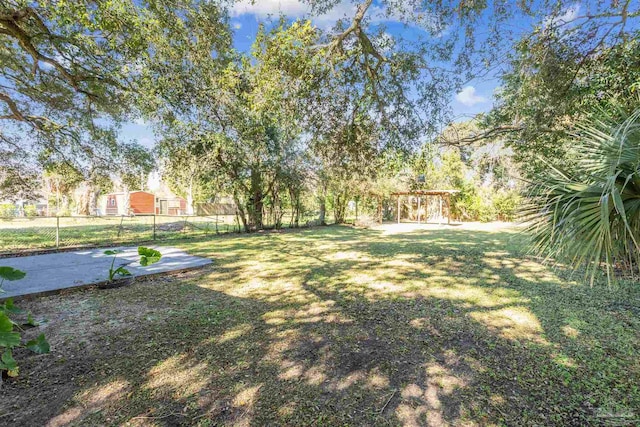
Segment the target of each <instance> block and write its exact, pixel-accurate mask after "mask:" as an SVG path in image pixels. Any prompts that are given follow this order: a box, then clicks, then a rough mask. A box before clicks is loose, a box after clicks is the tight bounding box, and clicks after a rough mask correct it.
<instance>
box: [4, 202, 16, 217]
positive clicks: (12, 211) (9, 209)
mask: <svg viewBox="0 0 640 427" xmlns="http://www.w3.org/2000/svg"><path fill="white" fill-rule="evenodd" d="M15 216H16V206H15V205H14V204H12V203H2V204H0V217H2V218H13V217H15Z"/></svg>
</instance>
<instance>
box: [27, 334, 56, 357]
mask: <svg viewBox="0 0 640 427" xmlns="http://www.w3.org/2000/svg"><path fill="white" fill-rule="evenodd" d="M27 348H28V349H29V350H31V351H33V352H34V353H37V354H45V353H49V351H51V346H50V345H49V342H48V341H47V339H46V338H45V336H44V334H40V335H38V338H36V339H35V340H31V341H29V342H27Z"/></svg>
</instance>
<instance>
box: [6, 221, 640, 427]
mask: <svg viewBox="0 0 640 427" xmlns="http://www.w3.org/2000/svg"><path fill="white" fill-rule="evenodd" d="M521 240H522V236H519V235H518V234H515V233H511V232H508V231H504V232H493V233H490V232H479V231H468V230H459V229H455V230H452V229H445V230H432V231H420V232H413V233H404V234H395V235H391V236H387V235H384V233H383V232H374V231H366V230H355V229H350V228H343V227H331V228H327V229H323V228H321V229H315V230H305V231H301V232H299V233H287V234H282V235H273V234H272V235H264V236H244V237H238V238H236V239H219V240H215V241H207V242H197V243H191V242H190V243H185V245H186V244H188V245H189V247H188V248H189V250H190V252H191V253H193V254H197V255H205V256H211V257H213V258H214V260H215V267H213V268H210V269H208V270H207V272H206V273H199V274H198V273H190V274H185V275H184V276H182V277H180V278H167V279H165V280H163V281H153V282H151V281H148V282H142V283H139V284H137V285H135V286H133V287H130V288H122V289H116V290H110V291H107V292H104V291H103V292H86V293H81V294H77V295H70V296H69V297H67V298H65V297H62V296H61V297H52V298H48V299H42V300H40V301H34V302H32V303H31V306H30V307H29V308H31V309H32V310H33V311H34V312H36V313H38V312H39V311H40V312H45V313H51V316H52V319H51V325H50V327H49V328H48V329H49V332H48V333H50V334H51V336H52V341H53V342H52V343H53V344H54V345H55V346H54V348H55V349H56V350H55V352H54V354H53V355H51V356H30V355H27V354H26V353H24V354H20V355H19V356H20V358H21V360H23V367H22V370H23V376H22V377H21V378H20V379H19V380H17V381H15V382H14V383H9V384H8V385H7V386H6V387H5V388H4V389H3V390H2V391H1V392H0V393H2V395H3V396H2V397H3V398H2V402H3V404H2V405H0V408H1V409H0V410H1V412H0V417H2V418H0V420H2V419H3V418H4V419H5V420H10V421H12V422H14V423H16V424H25V425H26V424H29V423H31V424H33V423H36V424H45V423H46V422H49V423H50V425H65V424H75V425H104V424H113V425H119V424H122V423H126V422H128V423H130V424H132V425H138V424H139V425H146V424H154V425H405V426H413V425H448V424H452V425H455V424H465V425H487V424H508V425H514V424H526V425H531V424H537V425H590V424H593V425H597V424H601V423H603V422H604V421H606V420H607V419H606V418H603V417H605V416H618V417H622V421H629V420H631V421H630V424H629V425H632V424H633V419H632V417H637V416H639V415H640V414H637V413H636V414H634V413H633V412H631V411H632V410H633V408H638V407H640V392H639V391H638V388H637V384H638V380H639V379H640V375H639V372H638V366H637V354H638V342H639V336H638V335H639V331H640V322H639V319H638V317H637V315H636V314H635V313H634V312H633V311H632V310H630V309H628V307H630V306H633V305H634V304H635V302H637V301H638V298H639V297H640V295H639V294H640V292H639V291H638V290H637V289H636V288H637V287H636V286H626V287H621V288H619V289H616V290H606V289H603V288H588V287H586V286H583V285H581V284H578V283H575V282H571V281H569V280H567V279H566V278H564V277H558V276H557V275H556V274H554V273H553V272H551V271H549V270H548V269H547V268H544V267H542V266H540V265H539V264H537V263H535V262H533V261H532V260H529V259H527V258H525V257H523V256H522V252H521V249H520V248H521ZM56 316H57V317H56ZM74 334H75V335H74ZM52 360H53V361H52ZM10 396H11V399H9V397H10ZM10 402H11V403H10ZM34 402H35V403H34ZM12 403H14V404H15V405H18V406H16V407H15V408H12V407H11V406H10V405H11V404H12ZM603 420H604V421H603Z"/></svg>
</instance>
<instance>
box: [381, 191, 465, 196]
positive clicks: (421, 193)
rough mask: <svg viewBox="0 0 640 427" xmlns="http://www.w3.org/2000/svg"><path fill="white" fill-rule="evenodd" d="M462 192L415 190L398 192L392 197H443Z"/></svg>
mask: <svg viewBox="0 0 640 427" xmlns="http://www.w3.org/2000/svg"><path fill="white" fill-rule="evenodd" d="M459 192H460V190H413V191H398V192H396V193H391V195H392V196H442V195H445V194H456V193H459Z"/></svg>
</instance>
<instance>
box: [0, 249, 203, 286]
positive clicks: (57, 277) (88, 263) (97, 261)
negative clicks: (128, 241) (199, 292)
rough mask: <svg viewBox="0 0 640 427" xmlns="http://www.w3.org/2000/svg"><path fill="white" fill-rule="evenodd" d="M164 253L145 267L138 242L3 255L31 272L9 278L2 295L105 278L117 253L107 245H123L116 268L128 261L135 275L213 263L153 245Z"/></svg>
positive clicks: (2, 261)
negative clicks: (14, 279) (10, 256)
mask: <svg viewBox="0 0 640 427" xmlns="http://www.w3.org/2000/svg"><path fill="white" fill-rule="evenodd" d="M151 247H152V248H154V249H157V250H159V251H160V252H161V253H162V258H161V259H160V261H158V262H157V263H155V264H152V265H150V266H147V267H142V266H141V265H140V263H139V262H138V260H139V259H140V257H139V255H138V247H137V246H126V247H118V248H103V249H83V250H77V251H73V252H58V253H52V254H44V255H32V256H23V257H15V258H3V259H0V265H3V266H9V267H13V268H17V269H19V270H22V271H24V272H26V273H27V275H26V277H25V278H24V279H22V280H17V281H13V282H9V281H5V282H4V286H3V288H4V290H5V293H2V294H0V298H8V297H13V296H22V295H30V294H37V293H43V292H49V291H55V290H59V289H67V288H73V287H77V286H84V285H90V284H94V283H100V282H104V281H105V280H107V278H108V274H109V273H108V272H109V267H110V265H111V260H112V258H113V256H110V255H105V254H104V251H105V250H107V249H120V250H122V251H123V252H122V253H119V254H118V256H117V258H116V262H115V264H114V268H117V267H118V266H121V265H124V266H125V268H126V269H127V270H129V272H130V273H131V274H132V275H133V276H134V277H139V276H145V275H149V274H157V273H164V272H169V271H176V270H184V269H189V268H195V267H201V266H204V265H207V264H210V263H211V260H210V259H208V258H202V257H197V256H192V255H189V254H187V253H186V252H185V251H183V250H181V249H177V248H173V247H168V246H151Z"/></svg>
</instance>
